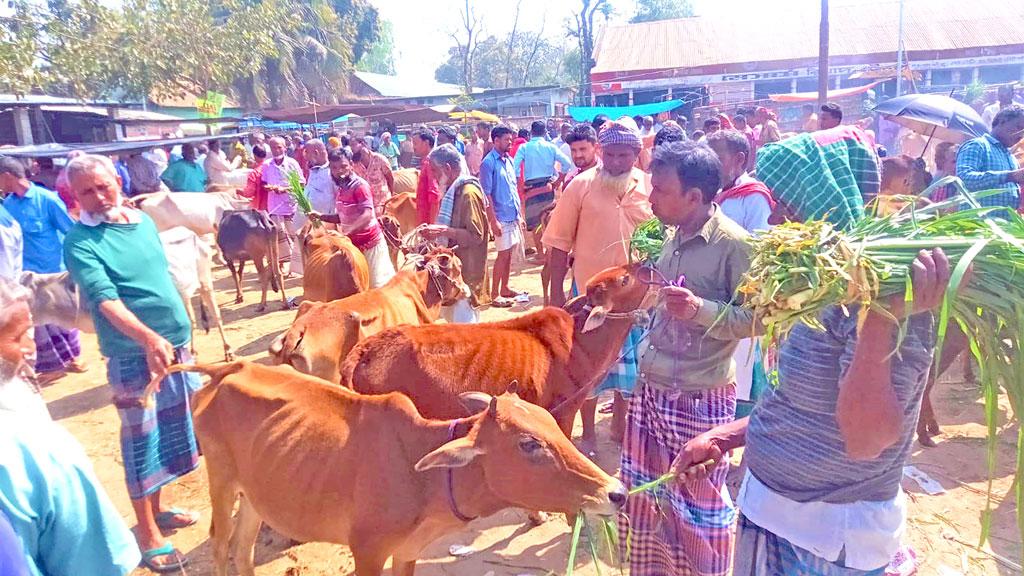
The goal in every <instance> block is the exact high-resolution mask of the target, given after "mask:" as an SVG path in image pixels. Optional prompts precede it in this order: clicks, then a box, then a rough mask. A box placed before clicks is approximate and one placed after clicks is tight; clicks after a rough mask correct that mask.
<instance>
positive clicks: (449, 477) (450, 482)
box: [445, 418, 477, 522]
mask: <svg viewBox="0 0 1024 576" xmlns="http://www.w3.org/2000/svg"><path fill="white" fill-rule="evenodd" d="M464 422H466V419H465V418H459V419H457V420H452V421H451V422H450V423H449V424H448V442H451V441H452V440H455V434H456V432H457V431H458V427H459V424H462V423H464ZM454 475H455V469H454V468H446V469H445V495H446V496H447V498H448V508H450V509H451V511H452V514H453V515H454V516H455V517H456V518H458V519H459V520H460V521H462V522H472V521H473V520H476V519H477V517H476V516H466V515H465V514H463V513H462V511H461V510H459V504H458V503H457V502H456V501H455V478H454Z"/></svg>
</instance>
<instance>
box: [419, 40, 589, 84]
mask: <svg viewBox="0 0 1024 576" xmlns="http://www.w3.org/2000/svg"><path fill="white" fill-rule="evenodd" d="M574 54H575V51H574V50H567V49H566V47H565V46H563V45H561V44H556V43H554V42H552V41H551V40H548V39H546V38H543V37H542V36H540V34H539V33H538V32H517V33H516V37H515V38H514V40H513V41H512V42H511V44H510V43H509V38H508V37H506V38H498V37H496V36H488V37H487V38H485V39H483V40H481V41H480V44H479V46H478V48H477V55H476V58H475V60H474V64H473V70H474V76H473V85H474V86H476V87H479V88H518V87H522V86H538V85H542V84H573V83H574V82H575V78H576V75H575V69H576V68H575V66H574V65H572V64H571V63H569V61H568V60H567V59H571V58H572V57H573V55H574ZM577 61H578V59H577ZM434 78H435V79H437V81H438V82H447V83H449V84H459V85H464V84H465V80H464V78H463V76H462V55H461V53H460V51H459V48H458V47H456V46H453V47H451V48H449V49H448V60H447V61H445V62H444V63H443V64H441V65H440V66H438V68H437V70H436V71H435V72H434Z"/></svg>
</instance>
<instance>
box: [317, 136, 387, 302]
mask: <svg viewBox="0 0 1024 576" xmlns="http://www.w3.org/2000/svg"><path fill="white" fill-rule="evenodd" d="M327 157H328V160H329V161H330V171H331V179H332V180H333V182H334V184H335V185H337V196H336V198H337V204H336V209H335V210H334V212H335V213H334V214H320V213H317V212H313V213H311V214H310V217H311V218H319V219H321V220H323V221H324V222H329V223H331V224H337V225H338V229H339V230H340V231H341V232H342V233H343V234H345V235H346V236H348V237H349V238H350V239H351V240H352V243H353V244H355V246H356V248H358V249H359V251H360V252H362V253H363V256H365V257H366V264H367V267H368V268H369V271H370V287H371V288H380V287H381V286H383V285H385V284H387V283H388V281H390V280H391V279H392V278H393V277H394V276H395V267H394V265H392V264H391V256H390V254H389V253H388V245H387V242H385V240H384V234H383V233H381V230H380V224H378V222H377V215H376V213H375V212H374V208H373V196H372V195H371V194H370V185H369V184H367V183H366V180H363V179H362V178H360V177H359V176H358V175H356V173H355V170H354V169H353V166H352V157H351V156H350V155H349V154H348V153H347V152H345V151H344V150H342V149H336V150H331V151H330V152H329V153H328V155H327Z"/></svg>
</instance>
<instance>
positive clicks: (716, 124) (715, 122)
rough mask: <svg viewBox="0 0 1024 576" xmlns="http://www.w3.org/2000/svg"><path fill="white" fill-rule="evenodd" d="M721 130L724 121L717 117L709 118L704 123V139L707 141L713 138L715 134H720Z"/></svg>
mask: <svg viewBox="0 0 1024 576" xmlns="http://www.w3.org/2000/svg"><path fill="white" fill-rule="evenodd" d="M721 129H722V121H721V120H719V119H718V118H717V117H715V118H708V119H707V120H705V121H704V139H705V140H707V138H708V137H709V136H711V135H712V134H714V133H715V132H718V131H719V130H721Z"/></svg>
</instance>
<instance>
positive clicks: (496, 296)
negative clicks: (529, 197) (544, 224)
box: [480, 124, 525, 308]
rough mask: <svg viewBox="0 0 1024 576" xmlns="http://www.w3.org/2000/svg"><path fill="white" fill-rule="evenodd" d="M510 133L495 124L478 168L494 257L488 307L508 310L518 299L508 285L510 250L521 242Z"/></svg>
mask: <svg viewBox="0 0 1024 576" xmlns="http://www.w3.org/2000/svg"><path fill="white" fill-rule="evenodd" d="M513 134H514V132H512V129H511V128H509V127H508V126H505V125H504V124H499V125H497V126H495V127H494V129H493V130H491V141H492V142H493V143H494V148H493V149H492V150H491V152H490V153H489V154H487V157H486V158H484V161H483V163H482V164H481V166H480V186H481V187H482V188H483V191H484V194H485V195H486V196H487V200H488V201H489V202H488V203H487V221H488V223H489V224H490V228H491V233H492V234H493V235H494V247H495V249H496V250H497V251H498V255H497V256H496V257H495V259H494V271H493V272H492V277H491V306H495V307H497V308H510V307H511V306H512V305H513V304H514V302H513V300H512V299H513V298H515V297H516V296H518V293H516V292H515V291H514V290H512V289H511V288H510V287H509V285H508V277H509V274H510V273H511V271H512V250H513V249H515V248H516V246H519V245H520V244H522V242H523V232H522V227H523V226H525V223H524V222H523V209H522V207H521V206H520V205H519V191H518V190H517V189H516V172H515V167H514V166H513V163H512V159H511V158H509V155H508V151H509V148H511V147H512V135H513Z"/></svg>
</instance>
